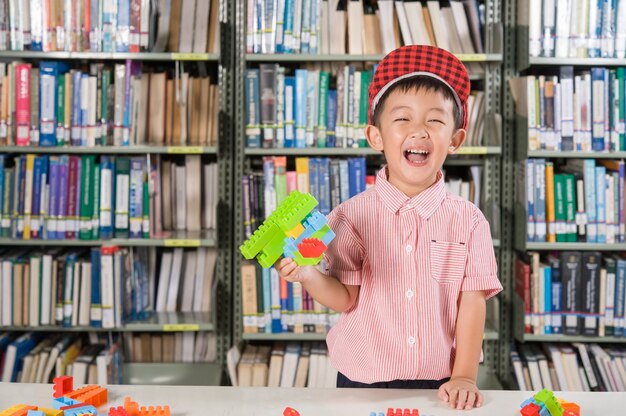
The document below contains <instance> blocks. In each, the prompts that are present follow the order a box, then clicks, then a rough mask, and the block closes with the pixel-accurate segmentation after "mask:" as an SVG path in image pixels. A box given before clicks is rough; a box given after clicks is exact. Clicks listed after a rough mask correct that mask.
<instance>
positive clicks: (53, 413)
mask: <svg viewBox="0 0 626 416" xmlns="http://www.w3.org/2000/svg"><path fill="white" fill-rule="evenodd" d="M37 410H39V411H41V412H43V414H44V415H45V416H63V410H54V409H47V408H45V407H40V408H39V409H37Z"/></svg>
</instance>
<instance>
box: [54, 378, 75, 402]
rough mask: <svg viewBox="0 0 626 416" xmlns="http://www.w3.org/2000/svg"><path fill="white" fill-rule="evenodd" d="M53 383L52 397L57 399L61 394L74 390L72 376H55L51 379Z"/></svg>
mask: <svg viewBox="0 0 626 416" xmlns="http://www.w3.org/2000/svg"><path fill="white" fill-rule="evenodd" d="M52 382H53V383H54V393H53V394H52V397H54V398H55V399H58V398H59V397H61V396H65V395H66V394H67V393H71V392H72V390H74V378H73V377H72V376H63V377H55V378H54V379H52Z"/></svg>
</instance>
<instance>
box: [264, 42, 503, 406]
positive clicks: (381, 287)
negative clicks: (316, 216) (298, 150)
mask: <svg viewBox="0 0 626 416" xmlns="http://www.w3.org/2000/svg"><path fill="white" fill-rule="evenodd" d="M469 90H470V81H469V76H468V74H467V71H466V70H465V67H464V66H463V64H462V63H461V62H460V61H459V60H458V59H457V58H456V57H455V56H454V55H452V54H450V53H449V52H447V51H445V50H442V49H439V48H435V47H431V46H419V45H410V46H403V47H401V48H399V49H396V50H395V51H392V52H391V53H390V54H389V55H387V56H386V57H385V58H384V59H383V60H382V61H381V63H380V65H379V66H378V68H377V70H376V73H375V74H374V78H373V80H372V84H371V85H370V89H369V104H370V110H369V125H368V126H367V128H366V136H367V140H368V142H369V144H370V146H371V147H372V148H373V149H376V150H379V151H381V152H383V153H384V155H385V159H386V162H387V165H386V166H385V167H384V168H383V169H381V170H380V172H379V173H378V175H377V178H376V185H375V186H374V187H372V188H370V189H368V190H367V191H365V192H363V193H361V194H359V195H357V196H355V197H353V198H351V199H350V200H348V201H346V202H344V203H343V204H341V205H340V206H338V207H337V208H335V209H334V210H333V211H332V212H331V213H330V214H329V216H328V224H329V225H330V227H331V228H332V229H333V230H334V231H335V233H336V234H337V237H336V238H335V240H334V241H333V242H332V243H331V244H330V246H329V247H328V252H327V255H326V263H327V268H326V270H325V272H324V273H322V272H321V271H319V270H318V269H317V268H315V267H298V266H297V265H296V264H295V263H294V262H293V260H292V259H281V260H279V261H278V262H276V265H275V266H276V269H277V271H278V273H279V274H280V275H281V276H282V277H283V278H285V279H286V280H288V281H291V282H301V283H302V285H303V287H304V288H305V289H306V290H307V291H308V292H309V293H310V294H311V296H313V298H314V299H316V300H317V301H318V302H320V303H322V304H323V305H325V306H327V307H329V308H331V309H334V310H336V311H340V312H342V315H341V318H340V320H339V322H338V323H337V325H335V326H334V327H333V328H332V329H331V330H330V332H329V334H328V337H327V343H328V350H329V355H330V357H331V361H332V363H333V366H334V367H335V368H336V369H337V370H338V372H339V374H338V376H337V387H389V388H431V389H433V388H438V389H439V392H438V393H439V397H440V398H441V399H442V400H443V401H446V402H448V403H449V405H450V407H456V408H457V409H471V408H473V407H474V406H476V407H479V406H481V404H482V396H481V394H480V392H479V391H478V388H477V387H476V377H477V372H478V364H479V361H480V356H481V345H482V339H483V332H484V324H485V301H486V299H488V298H490V297H492V296H494V295H495V294H497V293H498V292H499V291H501V290H502V286H501V285H500V282H499V281H498V278H497V276H496V262H495V256H494V251H493V246H492V241H491V233H490V231H489V224H488V223H487V221H486V220H485V218H484V216H483V215H482V213H481V212H480V211H479V210H478V208H477V207H475V206H474V205H473V204H471V203H470V202H468V201H465V200H463V199H461V198H458V197H456V196H453V195H451V194H448V193H447V192H446V190H445V185H444V182H443V178H442V173H441V166H442V165H443V162H444V161H445V159H446V156H447V154H452V153H454V151H455V150H456V149H458V148H459V147H460V146H461V145H462V144H463V141H464V140H465V134H466V133H465V128H466V127H467V97H468V95H469Z"/></svg>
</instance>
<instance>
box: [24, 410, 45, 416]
mask: <svg viewBox="0 0 626 416" xmlns="http://www.w3.org/2000/svg"><path fill="white" fill-rule="evenodd" d="M26 416H45V415H44V414H43V412H42V411H41V410H29V411H28V413H27V414H26Z"/></svg>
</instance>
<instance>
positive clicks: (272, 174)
mask: <svg viewBox="0 0 626 416" xmlns="http://www.w3.org/2000/svg"><path fill="white" fill-rule="evenodd" d="M290 162H291V160H290ZM292 169H293V168H292ZM366 174H367V172H366V162H365V158H364V157H355V158H348V159H335V158H328V157H311V158H309V157H297V158H295V170H289V171H288V170H287V157H285V156H266V157H264V158H263V166H262V170H260V171H253V172H249V173H248V174H246V175H244V176H243V178H242V192H243V215H244V218H243V221H244V234H245V237H246V238H248V237H249V236H250V235H252V233H253V232H254V230H256V228H257V227H258V226H259V225H261V223H262V222H263V220H264V219H265V218H266V217H267V216H269V214H270V213H272V212H273V211H274V210H275V209H276V207H277V206H278V204H280V203H281V202H282V201H283V200H284V199H285V198H286V197H287V195H288V194H289V193H290V192H291V191H293V190H294V189H297V190H298V191H300V192H309V193H311V194H312V195H313V196H314V197H315V198H316V199H317V201H318V202H319V206H318V207H317V209H318V210H319V211H320V212H321V213H322V214H324V215H326V214H328V213H330V211H331V210H332V209H333V208H335V207H336V206H338V205H339V204H340V203H342V202H343V201H346V200H348V199H349V198H351V197H352V196H354V195H356V194H358V193H360V192H363V191H364V190H365V189H366V184H367V183H373V182H374V177H373V176H369V177H367V175H366Z"/></svg>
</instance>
